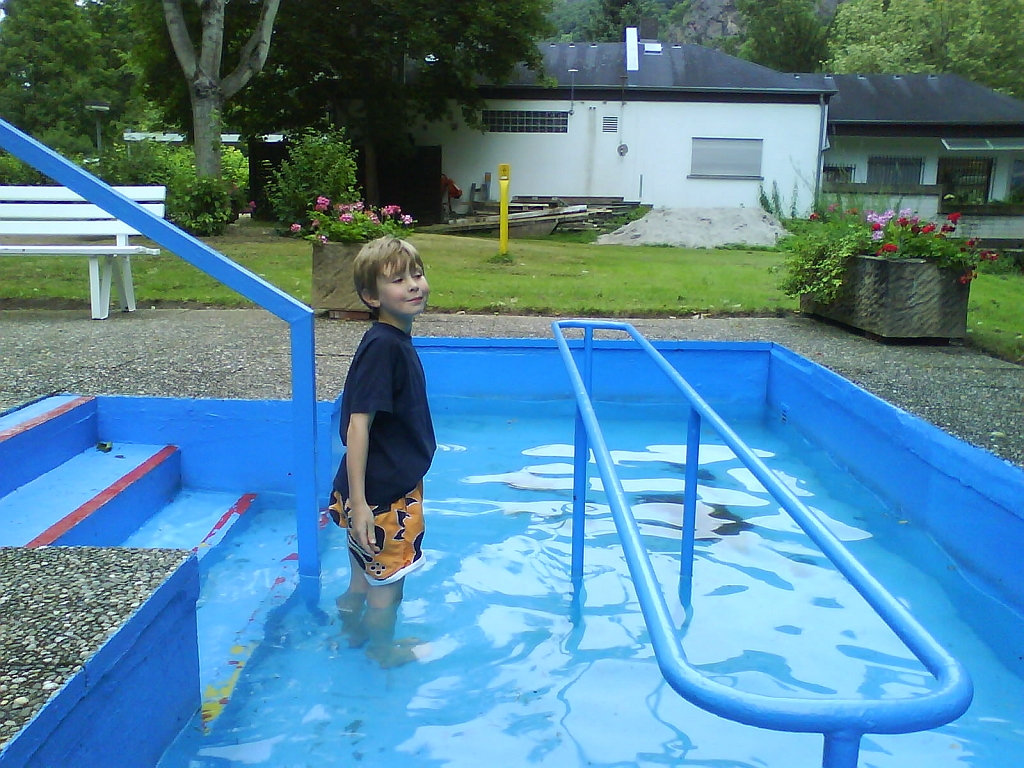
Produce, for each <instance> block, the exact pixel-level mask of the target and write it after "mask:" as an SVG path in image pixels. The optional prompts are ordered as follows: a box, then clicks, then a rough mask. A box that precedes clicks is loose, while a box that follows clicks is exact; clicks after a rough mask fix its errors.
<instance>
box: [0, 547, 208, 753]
mask: <svg viewBox="0 0 1024 768" xmlns="http://www.w3.org/2000/svg"><path fill="white" fill-rule="evenodd" d="M198 596H199V568H198V564H197V561H196V559H195V558H194V557H192V556H191V555H190V553H189V552H185V551H181V550H166V549H165V550H159V549H157V550H140V549H114V548H92V547H74V548H63V547H47V548H42V549H35V550H29V549H21V548H0V766H2V767H3V768H7V766H11V767H12V768H13V766H19V768H20V767H21V766H56V765H69V766H70V765H74V766H80V767H84V766H110V765H123V766H134V765H138V766H143V765H155V764H156V762H157V760H158V759H159V757H160V755H161V754H162V753H163V751H164V749H165V748H166V746H167V745H168V744H169V743H170V742H171V740H173V738H174V736H175V735H176V734H177V732H178V731H179V730H180V729H181V728H182V727H183V725H184V724H185V723H186V722H187V721H188V719H189V718H190V717H191V716H192V714H194V712H195V711H196V709H197V708H198V706H199V701H200V697H199V651H198V643H197V640H196V637H197V632H196V613H195V603H196V600H197V598H198ZM157 692H159V693H158V695H154V694H156V693H157Z"/></svg>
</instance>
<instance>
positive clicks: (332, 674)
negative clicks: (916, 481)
mask: <svg viewBox="0 0 1024 768" xmlns="http://www.w3.org/2000/svg"><path fill="white" fill-rule="evenodd" d="M623 415H625V416H627V417H628V416H630V415H631V414H630V412H629V409H628V408H627V409H622V408H617V409H616V411H615V413H614V416H616V418H614V419H609V418H605V419H604V420H603V421H602V424H603V427H604V429H605V433H606V437H607V442H608V444H609V447H610V448H611V449H612V450H613V456H614V458H615V459H616V461H617V464H618V469H619V472H620V477H621V478H622V479H623V484H624V487H625V490H626V491H627V494H628V496H629V499H630V502H631V504H632V505H633V510H634V515H635V516H636V518H637V519H638V521H640V525H641V529H642V531H643V533H644V535H645V539H646V540H647V542H648V545H649V550H650V552H651V556H652V561H653V563H654V566H655V569H656V571H657V573H658V575H659V578H660V579H661V580H662V583H663V584H664V585H665V590H666V593H667V595H669V598H670V606H671V607H672V609H673V611H674V613H675V616H676V617H677V621H678V622H679V623H680V624H681V623H682V622H683V619H684V612H683V610H682V608H681V607H680V606H679V604H678V600H677V599H676V598H675V597H673V596H674V595H675V592H676V581H677V579H678V572H679V562H678V553H677V550H678V546H679V544H678V539H679V530H678V529H679V518H680V512H681V505H680V500H681V494H682V489H683V479H684V472H683V465H684V462H685V448H684V447H683V446H681V445H680V443H682V442H684V439H683V436H684V435H685V425H682V424H680V423H679V422H678V421H677V420H676V418H675V417H674V416H670V415H668V414H666V416H665V418H661V419H655V420H653V421H652V420H648V419H646V418H645V419H644V420H643V421H640V420H638V419H630V418H625V419H623V418H621V417H622V416H623ZM645 415H649V414H646V413H645ZM733 424H734V427H735V428H736V430H737V431H738V432H739V434H740V435H741V437H743V439H744V440H745V441H746V442H747V443H748V444H749V445H751V446H752V447H753V448H755V449H756V450H757V451H758V452H759V454H760V455H762V456H763V457H764V459H765V461H766V462H767V463H768V465H769V466H770V467H771V468H772V469H773V470H775V471H776V472H778V473H780V476H781V477H783V479H785V480H786V482H788V483H790V485H791V486H792V487H793V488H794V489H795V490H796V492H797V494H798V495H800V496H801V497H802V500H803V501H804V503H805V504H807V505H808V506H810V507H811V508H812V509H814V510H816V511H819V512H820V513H821V514H822V515H823V518H824V519H825V521H826V522H827V524H828V525H829V527H830V528H831V529H832V531H833V532H834V533H835V534H836V535H837V536H838V537H839V538H840V539H841V540H843V541H844V542H845V543H846V545H847V546H848V547H849V548H850V549H851V551H852V552H853V553H854V554H855V556H857V557H858V558H859V559H860V560H861V562H863V563H864V564H865V565H866V566H867V567H868V569H869V570H870V571H871V572H872V573H873V574H874V575H875V576H876V577H878V578H879V579H880V580H881V581H882V582H883V583H884V584H885V585H886V586H887V587H888V588H889V589H890V590H891V591H892V592H893V593H894V594H895V595H897V597H899V598H900V599H901V600H903V602H904V603H905V604H906V605H907V606H908V607H909V608H910V609H911V611H912V612H913V613H914V614H915V616H917V618H918V619H919V620H920V621H921V622H922V623H923V624H924V625H925V626H926V627H927V628H928V629H929V630H930V631H931V632H932V633H933V634H934V635H935V636H936V637H937V638H938V639H939V641H940V642H941V643H943V644H944V645H945V646H946V648H947V649H949V650H950V651H951V652H952V653H953V654H954V655H955V656H957V657H958V658H959V659H960V660H961V661H962V662H963V663H964V664H965V666H967V668H968V670H969V672H970V673H971V675H972V677H973V679H974V682H975V686H976V695H975V700H974V703H973V704H972V706H971V708H970V710H969V711H968V712H967V713H966V714H965V715H964V716H963V717H961V718H960V719H959V720H958V721H956V722H955V723H952V724H950V725H948V726H945V727H943V728H940V729H937V730H934V731H929V732H924V733H918V734H908V735H900V736H874V735H868V736H866V737H865V738H864V740H863V743H862V751H861V766H863V767H864V768H869V767H870V768H883V767H884V768H918V767H919V768H943V767H944V766H961V767H962V766H977V767H978V768H1007V767H1008V766H1012V765H1015V764H1017V763H1018V762H1019V756H1020V755H1021V754H1024V707H1022V706H1021V702H1024V680H1022V662H1021V660H1020V658H1019V650H1018V648H1019V644H1018V638H1020V637H1022V636H1024V622H1022V621H1021V619H1020V617H1017V616H1015V615H1014V614H1012V613H1011V612H1009V611H1006V610H1004V609H1002V608H1001V607H1000V606H999V605H998V604H996V603H995V602H994V601H992V600H990V599H989V598H988V597H986V596H985V595H984V593H982V592H979V591H977V590H975V589H974V588H973V587H972V586H971V585H970V584H969V583H968V582H967V580H965V579H964V578H963V576H962V575H961V574H960V573H959V572H958V571H957V569H956V567H955V565H954V564H953V563H952V562H951V561H950V560H949V559H948V558H947V557H946V556H945V555H944V554H943V553H942V552H941V551H940V550H938V549H937V548H936V547H935V545H934V544H933V543H932V542H931V541H930V539H928V537H927V536H926V535H924V534H923V533H922V532H921V531H919V530H917V529H916V528H915V526H914V524H913V522H912V521H908V520H904V519H902V518H900V516H899V515H897V514H895V513H893V512H892V511H891V510H888V509H887V508H886V507H885V506H884V504H882V503H881V502H880V501H879V500H878V499H877V498H875V497H874V496H872V495H871V494H870V493H868V492H867V491H866V490H865V489H864V488H863V487H862V486H861V485H859V484H858V483H856V482H855V481H854V480H853V479H852V478H850V477H849V476H848V475H847V474H845V473H844V472H842V471H840V470H838V469H837V468H836V467H835V466H834V465H832V464H831V463H830V462H828V461H827V459H825V458H824V457H823V456H822V454H821V453H820V452H819V451H817V450H816V449H814V448H812V447H811V446H809V445H808V444H807V443H806V442H805V441H803V440H802V439H801V438H800V437H799V436H798V435H797V434H795V433H794V432H793V431H792V430H791V429H788V428H786V427H785V426H783V425H780V424H777V423H773V422H770V421H767V420H764V419H762V418H761V417H760V415H759V414H755V415H753V416H749V417H747V418H744V419H742V420H741V421H737V422H733ZM436 427H437V434H438V440H439V442H441V443H442V445H441V446H440V449H439V451H438V453H437V456H436V458H435V462H434V466H433V468H432V470H431V472H430V474H429V475H428V479H427V483H426V495H427V505H426V510H427V513H426V514H427V526H428V527H427V539H426V549H427V556H428V558H429V560H428V564H427V566H425V567H424V568H423V569H421V570H420V571H419V572H418V573H416V574H415V575H413V576H411V577H410V578H409V580H408V582H407V585H406V599H405V601H404V603H403V605H402V610H401V615H400V624H399V631H398V636H399V637H402V638H414V639H415V641H416V643H417V645H416V647H417V653H418V655H419V656H420V659H419V661H417V662H414V663H411V664H408V665H405V666H402V667H399V668H397V669H391V670H384V669H381V668H380V667H379V666H378V665H377V664H376V663H374V662H372V661H370V660H369V659H368V658H367V657H366V655H365V654H364V652H363V651H362V650H361V649H353V648H350V647H349V643H348V639H347V637H346V636H344V635H343V634H342V632H341V627H340V623H339V621H338V618H337V613H336V611H335V610H334V598H335V597H336V596H337V595H338V594H339V593H341V592H342V591H344V589H345V587H346V585H347V580H348V564H347V556H346V554H345V551H344V534H343V532H341V531H339V530H337V529H334V528H333V527H331V528H328V529H327V530H326V531H325V536H324V559H323V597H322V600H321V604H320V609H321V612H319V613H312V612H310V611H309V609H308V608H307V607H306V606H305V605H303V604H301V602H300V601H298V600H297V599H295V600H293V601H292V602H291V603H290V604H289V605H287V606H285V608H284V609H283V610H281V611H279V612H277V613H276V614H274V615H273V616H272V618H271V620H270V621H269V622H268V623H267V626H266V634H265V638H264V640H263V642H262V644H261V645H260V646H259V648H258V649H257V650H256V652H255V653H254V655H253V656H252V658H251V659H250V660H249V662H248V664H247V665H246V666H245V668H244V671H243V672H242V674H241V676H240V678H239V681H238V684H237V686H236V688H235V690H234V692H233V695H232V696H231V698H230V701H229V702H228V703H227V704H226V706H225V707H224V709H223V712H222V714H220V716H219V717H218V718H217V719H216V720H215V721H214V722H213V723H212V726H211V727H210V729H209V732H206V731H205V730H204V728H203V725H202V722H201V721H200V720H199V719H198V718H197V719H196V721H195V722H194V723H192V724H191V725H190V726H189V727H188V728H187V729H186V730H185V731H184V732H183V734H182V735H181V737H180V738H179V739H178V741H177V742H176V743H175V744H174V745H173V746H172V748H171V749H170V750H169V751H168V753H167V754H166V755H165V756H164V759H163V761H162V762H161V766H162V768H183V767H185V766H188V767H189V768H206V767H209V768H213V767H214V766H229V765H239V766H241V765H258V766H275V767H278V766H280V767H282V768H283V767H284V766H307V765H314V764H320V765H336V766H366V767H367V768H370V767H374V768H376V766H389V767H393V766H395V765H402V766H407V767H408V768H426V767H428V766H450V767H453V768H454V767H457V766H458V767H461V766H466V768H469V767H470V766H472V768H479V766H481V765H484V766H487V767H488V768H499V767H502V766H509V767H510V768H511V767H512V766H528V765H538V766H558V767H559V768H573V767H574V766H616V767H617V768H629V767H631V766H665V765H686V766H709V767H710V766H715V767H716V768H733V767H735V768H740V767H741V766H742V767H746V766H749V767H750V768H799V767H800V766H808V767H809V766H816V765H820V761H821V743H822V740H821V737H820V736H818V735H803V734H784V733H776V732H772V731H765V730H760V729H755V728H750V727H747V726H743V725H739V724H735V723H731V722H729V721H726V720H723V719H721V718H719V717H717V716H714V715H711V714H708V713H705V712H703V711H702V710H700V709H699V708H697V707H695V706H693V705H690V704H689V703H687V702H686V701H685V700H683V699H681V698H680V697H679V696H678V694H676V693H675V692H674V691H673V690H672V689H671V688H670V687H669V686H668V685H667V684H666V683H665V682H664V681H663V680H662V677H661V674H660V672H659V671H658V668H657V665H656V663H655V660H654V656H653V652H652V650H651V647H650V644H649V642H648V639H647V633H646V629H645V627H644V623H643V619H642V616H641V614H640V609H639V605H638V603H637V601H636V596H635V593H634V591H633V587H632V583H631V580H630V578H629V575H628V571H627V569H626V565H625V561H624V559H623V556H622V552H621V548H620V547H619V545H618V541H617V536H616V534H615V531H614V525H613V523H612V520H611V515H610V513H609V511H608V509H607V507H606V506H605V505H604V498H603V495H602V493H601V492H600V480H599V479H596V477H592V478H591V486H592V489H593V490H592V492H591V494H590V497H589V501H590V505H589V508H588V522H587V542H586V558H585V559H586V566H585V594H584V596H583V600H582V603H581V605H580V606H578V609H577V610H574V609H573V606H572V605H571V600H570V598H571V593H572V589H571V584H570V580H569V567H570V562H569V542H570V533H571V526H572V521H571V511H570V510H571V485H572V480H571V473H572V466H571V465H572V457H571V455H572V446H571V440H572V434H571V429H572V423H571V419H551V418H543V417H541V418H535V417H528V416H527V417H524V416H520V415H514V414H513V413H512V412H509V414H508V415H493V416H465V415H463V416H442V417H440V418H438V419H437V424H436ZM704 441H705V442H704V444H702V448H701V471H700V481H699V482H700V498H701V504H700V511H699V515H698V517H699V520H698V544H697V562H696V565H695V576H694V591H693V614H692V617H691V618H690V620H689V622H688V625H687V627H686V632H685V635H684V638H683V647H684V650H685V652H686V654H687V656H688V658H689V659H690V661H691V662H692V663H694V664H695V665H697V666H698V667H699V668H700V669H701V670H702V671H703V672H704V673H705V674H707V675H709V676H712V677H714V678H716V679H718V680H720V681H723V682H726V683H727V684H729V685H733V686H736V687H738V688H742V689H744V690H748V691H753V692H758V693H764V694H768V695H772V694H774V695H784V696H790V697H792V696H797V697H808V698H828V697H832V696H842V697H858V696H864V697H866V698H878V697H886V698H900V697H913V696H915V695H919V694H920V693H922V692H924V691H927V690H929V689H930V688H931V687H932V685H933V682H932V680H931V677H930V676H929V675H928V674H927V673H926V672H925V671H924V669H923V668H922V666H921V665H920V664H919V663H918V662H917V661H916V660H915V659H914V658H913V657H912V656H911V655H910V653H909V651H907V650H906V649H905V648H904V646H903V645H902V643H901V642H900V641H899V640H898V639H897V638H896V637H895V636H894V635H893V633H892V632H891V631H890V630H889V629H888V628H887V627H885V626H884V624H882V622H881V621H880V620H879V619H878V618H877V617H876V616H875V615H874V613H873V612H872V611H871V610H870V608H868V607H867V606H866V605H865V604H864V602H863V600H862V599H861V598H860V597H859V595H857V594H856V592H855V591H854V590H853V589H852V588H851V587H850V586H849V585H848V584H846V582H845V580H844V579H843V578H842V577H841V576H840V575H839V574H838V573H837V572H836V571H835V570H834V569H833V568H832V566H831V564H830V563H829V562H828V561H827V560H825V559H824V558H823V556H822V555H821V554H820V552H819V551H818V550H817V549H816V548H815V547H814V545H813V544H812V543H811V542H810V540H809V539H808V538H807V537H806V536H805V535H804V534H803V533H802V532H801V531H800V530H799V529H798V528H797V527H796V525H795V524H794V523H793V522H792V521H791V520H790V518H789V517H788V515H786V514H785V513H784V512H782V511H781V510H780V509H779V508H778V506H777V505H776V504H775V503H773V502H772V501H771V500H770V498H769V497H768V495H767V493H765V492H764V490H763V489H761V488H760V486H759V485H758V484H757V483H756V481H755V480H753V478H752V477H751V476H750V474H749V472H747V471H746V470H745V469H744V468H743V467H742V466H741V465H740V463H739V462H738V461H737V460H736V459H735V457H733V456H732V454H731V451H729V450H728V449H727V448H725V447H724V446H722V445H721V444H716V441H715V439H714V438H713V436H711V435H704ZM593 474H594V475H595V476H596V472H593ZM273 529H274V530H276V528H273ZM259 530H261V527H260V526H250V527H249V528H247V529H242V530H241V531H240V533H239V535H241V536H245V535H259V534H258V533H256V532H258V531H259ZM247 531H250V533H247Z"/></svg>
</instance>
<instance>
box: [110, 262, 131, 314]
mask: <svg viewBox="0 0 1024 768" xmlns="http://www.w3.org/2000/svg"><path fill="white" fill-rule="evenodd" d="M114 258H115V259H117V261H115V262H114V279H115V280H117V295H118V297H119V298H120V299H121V311H122V312H134V311H135V286H134V285H132V257H131V256H127V255H125V256H115V257H114Z"/></svg>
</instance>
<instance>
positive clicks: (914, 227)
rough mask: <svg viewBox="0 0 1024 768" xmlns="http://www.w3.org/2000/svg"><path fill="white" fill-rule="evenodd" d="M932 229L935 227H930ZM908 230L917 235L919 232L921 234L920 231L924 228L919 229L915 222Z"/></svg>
mask: <svg viewBox="0 0 1024 768" xmlns="http://www.w3.org/2000/svg"><path fill="white" fill-rule="evenodd" d="M932 229H935V227H932ZM910 231H911V232H912V233H913V234H915V235H919V234H921V233H922V232H923V231H924V230H923V229H921V228H920V227H919V226H917V224H915V225H914V226H912V227H911V228H910ZM928 231H929V232H930V231H931V230H928Z"/></svg>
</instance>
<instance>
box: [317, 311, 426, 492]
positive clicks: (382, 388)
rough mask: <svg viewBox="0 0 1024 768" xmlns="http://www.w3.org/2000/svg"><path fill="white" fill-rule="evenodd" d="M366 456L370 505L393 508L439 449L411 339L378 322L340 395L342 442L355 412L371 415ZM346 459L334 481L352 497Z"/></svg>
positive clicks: (363, 341)
mask: <svg viewBox="0 0 1024 768" xmlns="http://www.w3.org/2000/svg"><path fill="white" fill-rule="evenodd" d="M373 412H376V414H377V415H376V416H375V417H374V419H373V424H372V425H371V427H370V446H369V451H368V453H367V457H366V502H367V503H368V504H369V505H370V506H371V507H375V506H378V505H380V504H390V503H391V502H393V501H395V500H396V499H399V498H401V497H402V496H403V495H404V494H406V493H408V492H409V491H411V490H412V489H413V488H415V487H416V485H417V484H418V483H419V482H420V480H422V479H423V476H424V475H425V474H426V473H427V470H428V469H429V468H430V462H431V460H432V459H433V458H434V450H435V448H436V447H437V444H436V442H435V441H434V425H433V422H432V421H431V419H430V408H429V406H428V405H427V385H426V378H425V377H424V375H423V365H422V364H421V363H420V358H419V355H417V354H416V349H415V348H414V347H413V345H412V337H411V336H409V334H407V333H405V332H404V331H402V330H400V329H398V328H395V327H394V326H393V325H388V324H387V323H374V324H373V326H372V327H371V328H370V329H369V330H368V331H367V332H366V334H365V335H364V336H363V340H362V341H361V342H359V348H358V349H357V350H356V354H355V357H353V358H352V365H351V366H350V367H349V371H348V377H347V378H346V380H345V389H344V391H343V393H342V397H341V440H342V442H345V440H346V437H347V434H348V423H349V417H350V416H351V414H353V413H373ZM347 457H348V455H347V454H346V456H345V457H344V458H342V460H341V466H340V467H339V468H338V473H337V474H336V475H335V477H334V488H335V490H336V491H338V492H339V493H340V494H341V496H342V498H345V499H347V498H348V497H349V493H348V470H347V463H346V459H347Z"/></svg>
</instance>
